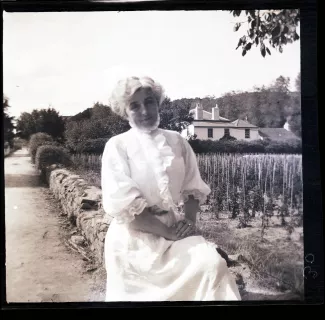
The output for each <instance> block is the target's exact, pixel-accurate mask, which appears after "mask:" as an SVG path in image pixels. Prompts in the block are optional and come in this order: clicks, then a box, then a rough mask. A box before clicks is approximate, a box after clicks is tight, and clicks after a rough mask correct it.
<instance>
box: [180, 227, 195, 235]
mask: <svg viewBox="0 0 325 320" xmlns="http://www.w3.org/2000/svg"><path fill="white" fill-rule="evenodd" d="M192 231H193V226H189V225H187V226H186V229H185V230H183V232H182V233H181V237H186V236H187V235H189V234H190V233H191V232H192Z"/></svg>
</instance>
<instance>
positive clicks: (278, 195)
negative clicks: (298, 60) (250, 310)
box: [72, 154, 304, 297]
mask: <svg viewBox="0 0 325 320" xmlns="http://www.w3.org/2000/svg"><path fill="white" fill-rule="evenodd" d="M73 160H74V167H73V168H72V169H73V170H74V171H76V173H78V174H80V175H81V176H83V177H84V178H85V179H86V180H87V181H89V183H91V184H92V185H95V186H97V187H100V167H101V156H96V155H86V154H79V155H74V156H73ZM197 160H198V165H199V169H200V172H201V175H202V178H203V179H204V181H206V182H207V183H208V184H209V185H210V187H211V190H212V193H211V195H210V196H209V198H208V200H207V202H206V204H205V205H203V206H202V207H201V212H200V213H199V216H198V226H199V229H200V231H199V232H200V233H201V234H203V235H204V236H205V237H206V238H207V239H208V240H210V241H212V242H215V243H216V244H217V245H218V246H220V247H221V248H222V249H223V250H225V251H226V252H227V253H228V254H230V255H233V254H235V255H236V254H240V255H241V256H243V257H245V260H246V261H247V263H248V264H249V267H250V271H249V274H248V275H246V278H247V279H246V281H247V285H248V286H250V287H251V288H263V290H271V291H272V290H280V291H286V290H287V291H290V292H293V293H296V294H298V295H299V296H301V297H302V296H303V287H304V284H303V226H302V222H303V206H302V200H303V199H302V191H303V184H302V159H301V155H291V154H289V155H288V154H286V155H274V154H272V155H271V154H266V155H254V154H249V155H226V154H205V155H197ZM242 272H244V273H245V272H247V270H246V271H244V270H242Z"/></svg>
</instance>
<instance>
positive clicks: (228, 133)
mask: <svg viewBox="0 0 325 320" xmlns="http://www.w3.org/2000/svg"><path fill="white" fill-rule="evenodd" d="M225 136H226V137H229V136H230V132H229V129H225Z"/></svg>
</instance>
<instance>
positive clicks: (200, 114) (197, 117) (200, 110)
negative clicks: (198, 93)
mask: <svg viewBox="0 0 325 320" xmlns="http://www.w3.org/2000/svg"><path fill="white" fill-rule="evenodd" d="M195 120H203V108H202V105H201V103H200V102H198V103H197V104H196V108H195Z"/></svg>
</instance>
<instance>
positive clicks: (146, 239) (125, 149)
mask: <svg viewBox="0 0 325 320" xmlns="http://www.w3.org/2000/svg"><path fill="white" fill-rule="evenodd" d="M163 100H164V94H163V89H162V87H161V86H160V85H159V84H158V83H156V82H155V81H154V80H152V79H151V78H147V77H145V78H137V77H131V78H127V79H124V80H121V81H119V82H118V84H117V86H116V88H115V89H114V91H113V93H112V96H111V99H110V107H111V109H112V110H113V111H114V112H115V113H117V114H118V115H120V116H122V117H124V118H125V119H127V120H128V121H129V124H130V126H131V129H130V130H128V131H127V132H124V133H122V134H119V135H116V136H114V137H112V138H111V139H109V140H108V142H107V143H106V146H105V149H104V152H103V155H102V169H101V170H102V171H101V178H102V197H103V198H102V199H103V200H102V201H103V208H104V210H105V212H106V213H107V214H109V215H111V216H113V217H114V219H113V221H112V222H111V224H110V226H109V228H108V231H107V234H106V239H105V255H104V256H105V266H106V270H107V283H106V301H215V300H241V297H240V294H239V292H238V288H237V286H236V283H235V280H234V279H233V277H232V275H231V273H230V272H229V270H228V268H227V264H226V261H225V260H224V259H223V258H222V257H221V256H220V255H219V253H218V252H217V251H216V245H214V244H212V243H210V242H208V241H206V240H205V239H204V238H203V237H202V236H198V235H195V225H196V214H197V212H198V210H199V205H200V204H202V203H204V202H205V200H206V197H207V195H208V194H209V193H210V191H211V190H210V188H209V187H208V185H207V184H206V183H205V182H204V181H203V180H202V179H201V176H200V172H199V169H198V165H197V161H196V157H195V154H194V152H193V150H192V148H191V146H190V145H189V143H188V142H187V140H186V139H184V138H183V137H182V136H181V135H180V134H179V133H178V132H174V131H169V130H163V129H160V128H158V126H159V121H160V118H159V106H160V104H161V103H162V101H163ZM180 205H183V208H184V215H185V216H183V215H182V214H181V213H180V212H179V210H178V207H179V206H180Z"/></svg>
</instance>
